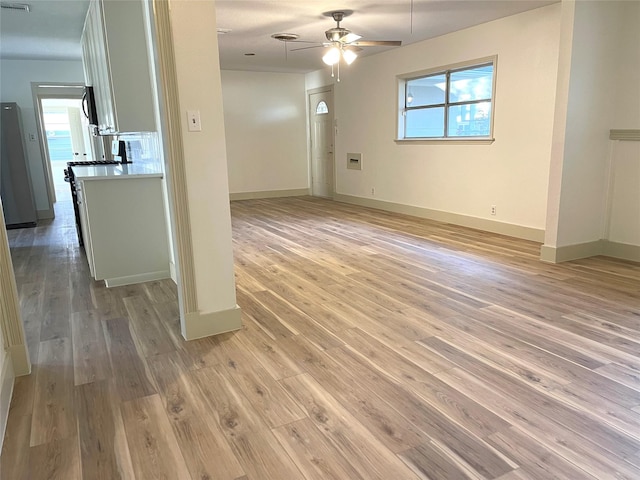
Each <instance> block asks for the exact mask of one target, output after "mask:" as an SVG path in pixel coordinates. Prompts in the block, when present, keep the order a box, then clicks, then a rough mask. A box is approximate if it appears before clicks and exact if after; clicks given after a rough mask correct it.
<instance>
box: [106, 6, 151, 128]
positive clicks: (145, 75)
mask: <svg viewBox="0 0 640 480" xmlns="http://www.w3.org/2000/svg"><path fill="white" fill-rule="evenodd" d="M100 5H101V6H102V15H103V17H102V18H103V26H104V38H105V41H106V51H107V56H108V64H109V74H110V80H111V98H112V102H113V113H114V115H115V117H114V122H115V125H116V127H117V129H118V132H152V131H155V130H156V124H155V114H154V98H153V93H152V92H153V89H152V88H151V75H150V73H149V53H148V52H149V50H148V48H147V39H146V35H145V28H144V14H143V9H142V1H141V0H135V1H125V2H123V1H118V0H102V1H101V2H100Z"/></svg>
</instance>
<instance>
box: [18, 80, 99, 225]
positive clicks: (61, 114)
mask: <svg viewBox="0 0 640 480" xmlns="http://www.w3.org/2000/svg"><path fill="white" fill-rule="evenodd" d="M31 91H32V93H33V104H34V106H35V108H36V123H37V126H38V133H39V136H40V154H41V157H42V163H43V171H44V173H45V186H46V194H47V197H48V201H49V212H50V213H49V214H48V215H47V216H45V217H43V218H53V217H54V208H53V204H54V203H55V202H56V198H57V194H58V195H60V194H63V195H65V197H66V194H67V191H68V190H69V187H68V185H66V184H63V183H61V182H63V179H64V174H63V170H64V167H65V166H66V162H70V161H79V160H88V159H90V158H91V143H90V142H91V138H90V136H89V127H88V122H87V121H86V118H85V116H84V115H83V113H82V95H83V93H84V85H80V84H76V85H74V84H54V83H52V84H42V83H36V82H32V83H31ZM47 124H48V126H47ZM69 143H70V144H71V146H70V148H71V153H69V150H68V148H67V147H69ZM69 155H71V157H70V158H69ZM64 185H66V188H65V186H64ZM65 197H63V198H65ZM42 200H44V199H42Z"/></svg>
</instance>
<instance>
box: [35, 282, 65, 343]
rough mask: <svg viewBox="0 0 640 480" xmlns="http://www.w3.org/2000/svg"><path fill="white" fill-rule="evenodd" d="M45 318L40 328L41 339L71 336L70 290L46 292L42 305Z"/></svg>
mask: <svg viewBox="0 0 640 480" xmlns="http://www.w3.org/2000/svg"><path fill="white" fill-rule="evenodd" d="M42 308H43V312H44V319H43V320H42V329H41V330H40V341H44V340H51V339H52V338H63V337H66V338H71V326H70V324H69V317H70V315H71V297H70V294H69V290H68V289H67V290H59V291H54V292H46V293H45V297H44V302H43V305H42Z"/></svg>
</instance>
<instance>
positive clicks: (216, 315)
mask: <svg viewBox="0 0 640 480" xmlns="http://www.w3.org/2000/svg"><path fill="white" fill-rule="evenodd" d="M183 328H184V329H183V331H182V336H183V337H184V338H185V339H186V340H196V339H198V338H203V337H209V336H211V335H219V334H221V333H227V332H233V331H234V330H240V329H241V328H242V319H241V310H240V307H239V306H238V305H236V306H235V307H234V308H231V309H229V310H220V311H218V312H208V313H200V312H197V313H187V314H186V316H185V322H184V327H183Z"/></svg>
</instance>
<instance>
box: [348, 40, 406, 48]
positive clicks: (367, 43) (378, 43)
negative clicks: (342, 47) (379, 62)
mask: <svg viewBox="0 0 640 480" xmlns="http://www.w3.org/2000/svg"><path fill="white" fill-rule="evenodd" d="M350 45H355V46H357V47H399V46H400V45H402V42H401V41H400V40H362V41H358V42H353V43H350Z"/></svg>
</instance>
